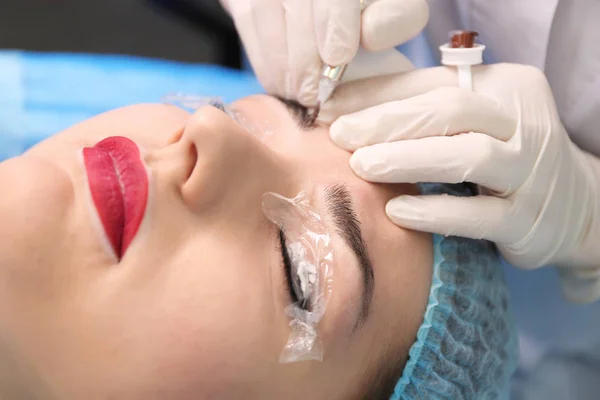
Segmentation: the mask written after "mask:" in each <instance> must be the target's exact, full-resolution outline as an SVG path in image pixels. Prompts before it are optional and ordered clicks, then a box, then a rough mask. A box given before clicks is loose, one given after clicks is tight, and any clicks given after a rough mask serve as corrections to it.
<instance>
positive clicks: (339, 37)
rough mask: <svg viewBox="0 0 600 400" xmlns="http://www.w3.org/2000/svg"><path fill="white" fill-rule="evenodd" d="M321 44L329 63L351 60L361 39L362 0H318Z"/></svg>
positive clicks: (316, 10) (316, 14)
mask: <svg viewBox="0 0 600 400" xmlns="http://www.w3.org/2000/svg"><path fill="white" fill-rule="evenodd" d="M313 10H314V21H315V31H316V36H317V44H318V46H319V52H320V54H321V58H322V60H323V62H324V63H325V64H329V65H333V66H337V65H342V64H349V63H350V61H352V58H354V56H355V55H356V51H357V50H358V45H359V43H360V23H361V17H360V13H361V10H360V1H359V0H328V1H323V0H314V1H313Z"/></svg>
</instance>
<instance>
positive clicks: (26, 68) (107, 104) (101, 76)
mask: <svg viewBox="0 0 600 400" xmlns="http://www.w3.org/2000/svg"><path fill="white" fill-rule="evenodd" d="M174 92H182V93H190V94H203V95H207V96H220V97H222V98H223V100H224V101H232V100H235V99H238V98H241V97H244V96H248V95H250V94H255V93H261V92H262V88H261V86H260V84H259V83H258V81H257V80H256V78H255V77H254V75H253V74H252V73H250V72H247V71H236V70H230V69H226V68H222V67H218V66H212V65H193V64H183V63H176V62H169V61H161V60H152V59H145V58H136V57H128V56H110V55H91V54H56V53H32V52H22V51H0V160H2V159H5V158H8V157H12V156H16V155H18V154H21V153H22V152H23V151H24V150H26V149H27V148H29V147H30V146H32V145H34V144H35V143H37V142H39V141H40V140H43V139H44V138H46V137H48V136H49V135H51V134H53V133H56V132H58V131H61V130H63V129H65V128H67V127H69V126H71V125H73V124H75V123H78V122H81V121H83V120H86V119H88V118H90V117H92V116H94V115H97V114H100V113H103V112H105V111H108V110H111V109H114V108H118V107H122V106H126V105H130V104H136V103H145V102H146V103H147V102H154V103H159V102H161V99H162V97H163V96H165V95H168V94H172V93H174Z"/></svg>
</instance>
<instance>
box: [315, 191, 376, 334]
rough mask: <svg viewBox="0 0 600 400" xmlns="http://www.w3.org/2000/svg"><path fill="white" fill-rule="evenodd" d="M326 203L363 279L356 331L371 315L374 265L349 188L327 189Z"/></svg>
mask: <svg viewBox="0 0 600 400" xmlns="http://www.w3.org/2000/svg"><path fill="white" fill-rule="evenodd" d="M325 202H326V204H327V208H328V211H329V213H330V214H331V216H332V218H333V222H334V224H335V226H336V229H337V231H338V233H339V234H340V235H341V236H342V238H343V239H344V241H345V242H346V244H347V245H348V247H350V249H352V252H353V253H354V255H355V256H356V259H357V261H358V266H359V268H360V272H361V274H362V278H363V281H362V299H361V310H360V314H359V316H358V318H357V321H356V323H355V326H354V329H356V328H358V327H360V326H361V325H362V324H363V323H364V322H365V320H366V319H367V317H368V315H369V308H370V307H369V306H370V304H371V300H372V299H373V291H374V288H375V273H374V271H373V263H372V262H371V258H370V257H369V253H368V252H367V247H366V246H365V242H364V240H363V236H362V232H361V229H360V221H359V220H358V216H357V215H356V212H355V211H354V206H353V204H352V197H351V196H350V192H349V190H348V188H347V187H346V186H345V185H343V184H335V185H332V186H329V187H327V188H326V189H325Z"/></svg>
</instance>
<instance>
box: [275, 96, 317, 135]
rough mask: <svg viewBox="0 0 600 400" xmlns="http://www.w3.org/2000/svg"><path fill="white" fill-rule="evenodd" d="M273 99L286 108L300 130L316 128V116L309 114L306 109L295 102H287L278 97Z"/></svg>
mask: <svg viewBox="0 0 600 400" xmlns="http://www.w3.org/2000/svg"><path fill="white" fill-rule="evenodd" d="M273 97H274V98H276V99H277V100H279V101H280V102H281V103H282V104H283V105H284V106H285V107H286V108H287V110H288V111H289V113H290V114H291V116H292V118H294V120H295V121H296V123H297V124H298V127H299V128H300V129H302V130H310V129H313V128H314V127H316V117H317V115H314V113H312V112H310V110H309V109H308V108H306V107H304V106H303V105H302V104H300V103H298V102H297V101H295V100H288V99H284V98H283V97H279V96H273Z"/></svg>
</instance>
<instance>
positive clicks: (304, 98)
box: [220, 0, 429, 106]
mask: <svg viewBox="0 0 600 400" xmlns="http://www.w3.org/2000/svg"><path fill="white" fill-rule="evenodd" d="M220 1H221V4H223V6H224V7H225V9H226V10H227V11H228V12H229V13H230V14H231V16H232V18H233V20H234V21H235V25H236V28H237V30H238V33H239V34H240V37H241V39H242V42H243V44H244V47H245V49H246V52H247V53H248V57H249V59H250V63H251V64H252V67H253V68H254V71H255V73H256V75H257V77H258V79H259V81H260V82H261V84H262V85H263V87H264V88H265V90H266V91H267V93H269V94H273V95H279V96H281V97H283V98H286V99H293V100H298V101H299V102H300V103H302V104H303V105H305V106H314V105H316V103H317V90H318V85H319V75H320V73H321V69H322V67H323V62H324V63H327V64H329V65H334V66H337V65H342V64H348V63H350V62H351V61H352V60H353V59H354V57H355V55H356V53H357V50H358V49H359V44H360V45H361V46H362V47H363V48H364V49H366V50H368V51H371V52H380V51H385V50H390V49H393V48H394V47H395V46H397V45H399V44H402V43H404V42H405V41H407V40H409V39H411V38H413V37H415V36H417V35H418V34H419V32H420V31H421V30H422V29H423V27H424V26H425V24H426V23H427V19H428V17H429V8H428V6H427V2H426V0H365V4H367V7H366V9H365V10H364V11H363V12H362V15H361V1H360V0H220ZM393 54H396V55H397V57H398V58H402V59H403V58H404V57H403V56H402V55H401V54H400V53H398V52H395V51H394V53H393ZM367 59H368V58H367ZM399 62H402V61H399ZM396 64H397V63H391V65H392V66H393V65H396ZM400 70H402V69H400ZM397 71H398V70H396V71H395V72H397Z"/></svg>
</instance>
